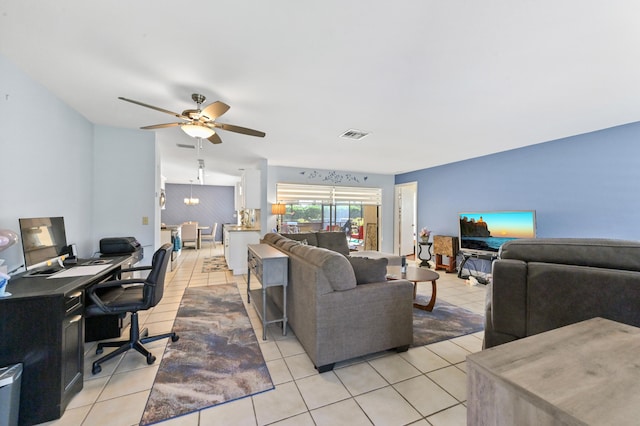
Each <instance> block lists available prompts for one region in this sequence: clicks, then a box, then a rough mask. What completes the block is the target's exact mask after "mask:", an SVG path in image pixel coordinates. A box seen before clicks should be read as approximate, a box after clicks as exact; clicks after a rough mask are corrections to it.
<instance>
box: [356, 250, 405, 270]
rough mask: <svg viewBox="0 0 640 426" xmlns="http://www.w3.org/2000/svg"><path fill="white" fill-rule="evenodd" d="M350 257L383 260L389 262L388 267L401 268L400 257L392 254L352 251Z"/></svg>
mask: <svg viewBox="0 0 640 426" xmlns="http://www.w3.org/2000/svg"><path fill="white" fill-rule="evenodd" d="M349 256H351V257H368V258H369V259H381V258H385V259H387V261H388V262H389V263H388V265H389V266H402V256H400V255H397V254H393V253H383V252H381V251H373V250H365V251H352V252H351V253H349Z"/></svg>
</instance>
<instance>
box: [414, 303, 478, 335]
mask: <svg viewBox="0 0 640 426" xmlns="http://www.w3.org/2000/svg"><path fill="white" fill-rule="evenodd" d="M418 301H419V303H422V304H427V303H428V302H429V300H428V298H426V299H424V298H422V296H418ZM482 330H484V315H480V314H476V313H474V312H471V311H468V310H466V309H464V308H461V307H459V306H455V305H452V304H450V303H447V302H443V301H441V300H437V299H436V304H435V306H434V307H433V311H431V312H428V311H423V310H421V309H416V308H413V346H424V345H429V344H431V343H436V342H440V341H442V340H447V339H453V338H454V337H460V336H464V335H467V334H470V333H477V332H478V331H482Z"/></svg>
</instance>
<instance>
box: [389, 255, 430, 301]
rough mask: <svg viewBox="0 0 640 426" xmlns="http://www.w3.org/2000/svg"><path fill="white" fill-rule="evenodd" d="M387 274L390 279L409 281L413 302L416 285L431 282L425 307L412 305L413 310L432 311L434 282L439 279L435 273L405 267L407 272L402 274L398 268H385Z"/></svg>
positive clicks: (428, 270) (416, 289)
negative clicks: (411, 286)
mask: <svg viewBox="0 0 640 426" xmlns="http://www.w3.org/2000/svg"><path fill="white" fill-rule="evenodd" d="M387 274H388V276H389V278H390V279H405V280H407V281H411V282H412V283H413V299H414V300H415V298H416V295H417V291H418V283H419V282H424V281H431V288H432V291H431V300H429V303H427V304H426V305H422V304H420V303H416V302H414V303H413V307H414V308H418V309H422V310H425V311H432V310H433V306H434V305H435V304H436V289H437V287H436V280H437V279H438V278H440V275H438V273H437V272H434V271H432V270H431V269H424V268H416V267H414V266H407V272H406V273H404V274H403V273H402V269H401V267H400V266H387Z"/></svg>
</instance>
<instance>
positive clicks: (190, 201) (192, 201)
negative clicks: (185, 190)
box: [184, 180, 200, 206]
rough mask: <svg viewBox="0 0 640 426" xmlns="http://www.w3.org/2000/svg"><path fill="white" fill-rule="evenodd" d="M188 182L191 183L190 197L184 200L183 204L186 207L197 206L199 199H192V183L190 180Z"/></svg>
mask: <svg viewBox="0 0 640 426" xmlns="http://www.w3.org/2000/svg"><path fill="white" fill-rule="evenodd" d="M189 182H191V196H190V197H189V198H185V199H184V203H185V204H186V205H187V206H195V205H197V204H200V199H199V198H193V181H192V180H190V181H189Z"/></svg>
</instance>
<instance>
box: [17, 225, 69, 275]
mask: <svg viewBox="0 0 640 426" xmlns="http://www.w3.org/2000/svg"><path fill="white" fill-rule="evenodd" d="M18 222H19V223H20V238H21V239H22V252H23V254H24V266H25V269H26V270H27V271H29V270H31V269H34V268H38V267H40V266H46V265H47V264H48V263H50V262H52V261H55V260H56V259H58V258H59V257H60V256H62V255H63V254H66V250H67V235H66V232H65V228H64V218H62V217H37V218H21V219H18Z"/></svg>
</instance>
